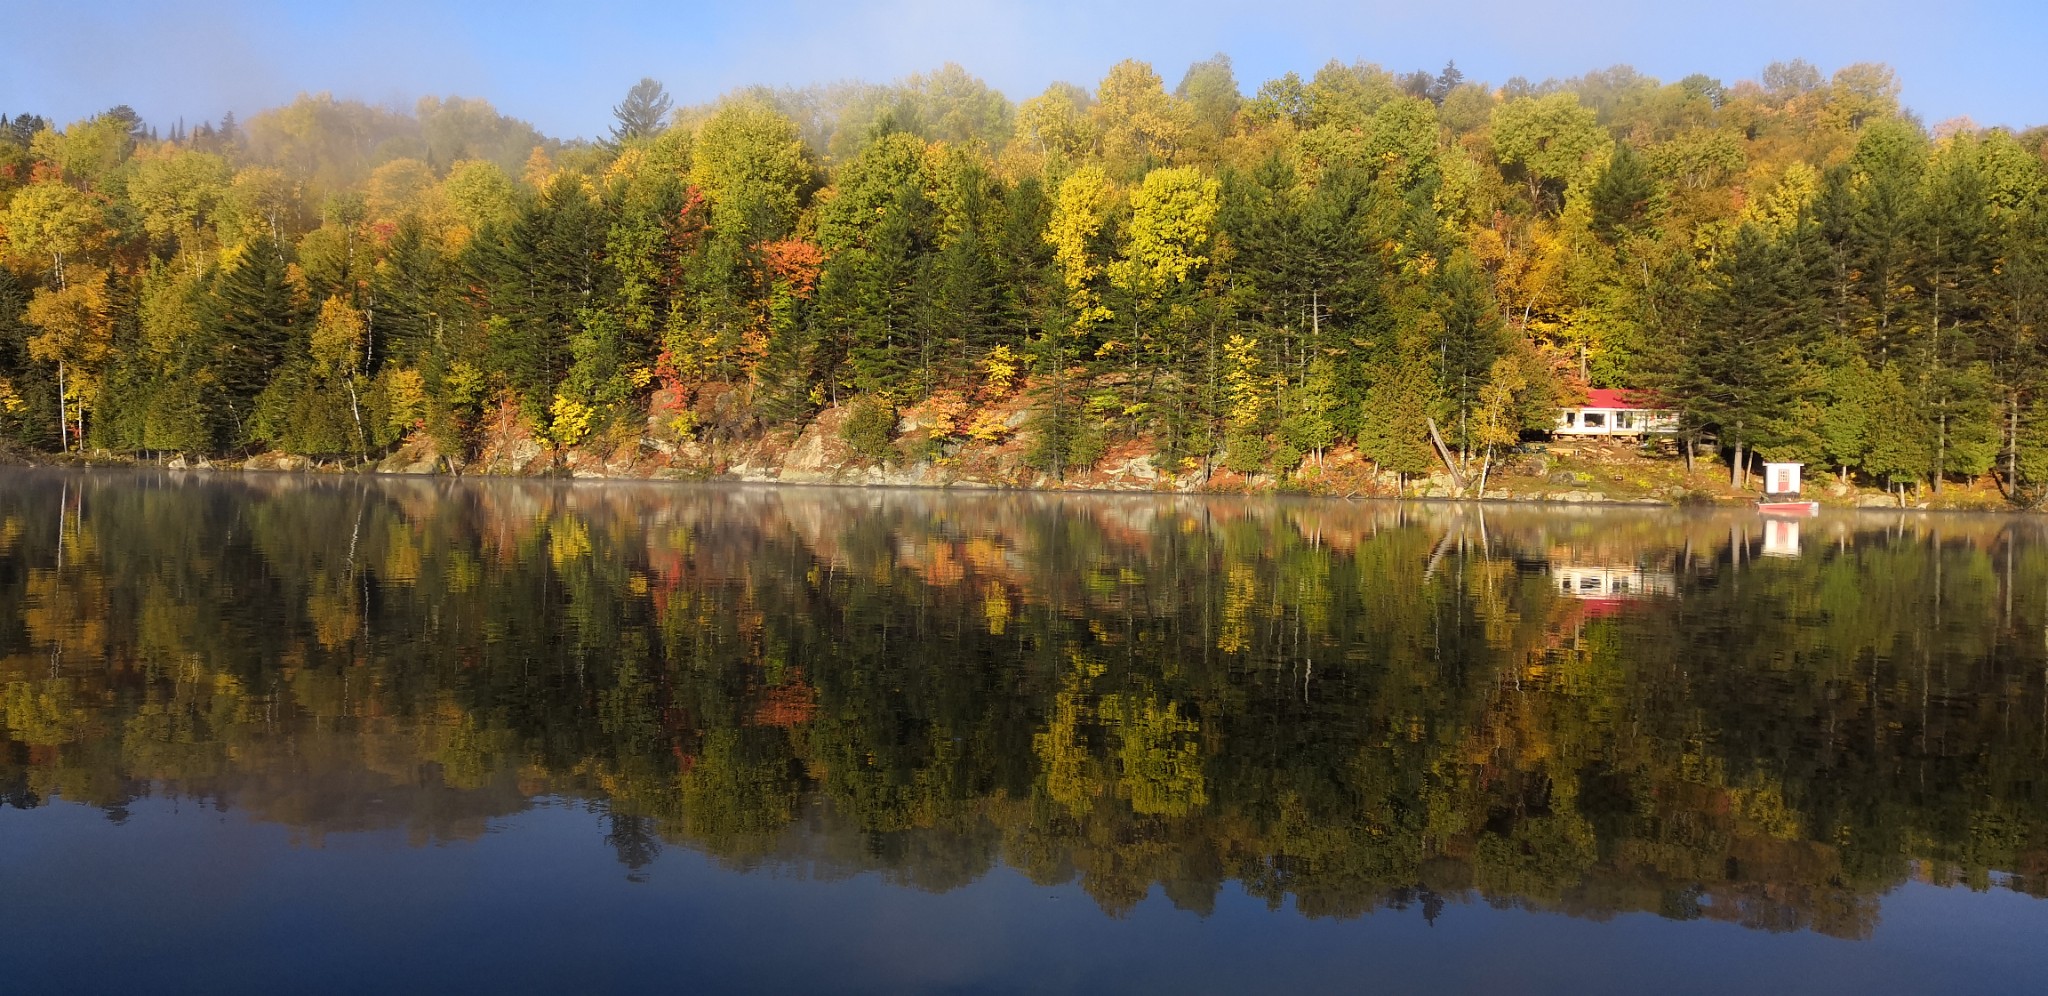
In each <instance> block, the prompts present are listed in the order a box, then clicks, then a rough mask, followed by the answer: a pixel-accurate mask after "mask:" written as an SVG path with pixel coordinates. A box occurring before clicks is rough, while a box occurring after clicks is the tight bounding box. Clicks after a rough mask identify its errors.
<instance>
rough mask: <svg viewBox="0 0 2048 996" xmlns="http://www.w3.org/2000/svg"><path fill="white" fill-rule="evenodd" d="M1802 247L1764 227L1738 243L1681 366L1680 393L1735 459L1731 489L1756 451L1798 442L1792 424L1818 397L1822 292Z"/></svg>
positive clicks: (1716, 279) (1746, 232) (1718, 275)
mask: <svg viewBox="0 0 2048 996" xmlns="http://www.w3.org/2000/svg"><path fill="white" fill-rule="evenodd" d="M1793 238H1794V237H1787V238H1784V239H1773V238H1771V237H1770V236H1768V235H1767V234H1765V233H1764V232H1763V231H1762V230H1761V229H1759V228H1757V227H1755V226H1744V227H1743V229H1742V230H1741V231H1740V232H1738V233H1737V234H1736V237H1735V244H1734V245H1733V246H1731V247H1730V248H1729V249H1728V251H1727V254H1726V255H1725V256H1724V257H1723V261H1722V263H1721V265H1720V266H1718V267H1717V268H1716V269H1715V271H1714V273H1713V274H1712V276H1711V288H1710V290H1709V291H1708V292H1707V300H1706V302H1705V304H1704V305H1703V307H1702V309H1701V310H1702V319H1701V321H1702V325H1701V327H1700V329H1699V330H1698V331H1697V332H1696V333H1695V334H1694V335H1693V336H1691V337H1690V338H1689V340H1688V341H1687V343H1686V352H1685V355H1684V357H1683V359H1682V361H1681V362H1682V367H1681V370H1680V373H1679V376H1678V378H1677V384H1676V385H1675V386H1676V390H1677V393H1678V394H1679V397H1680V398H1681V399H1683V401H1684V403H1685V405H1686V407H1687V408H1688V409H1689V410H1690V411H1692V412H1694V413H1696V414H1697V415H1698V416H1699V417H1700V418H1702V419H1703V420H1704V421H1705V422H1706V423H1707V424H1708V425H1711V426H1713V427H1714V429H1715V432H1716V434H1717V435H1718V436H1719V437H1720V440H1721V444H1722V445H1723V446H1725V447H1727V448H1728V449H1729V451H1730V456H1729V471H1730V483H1731V486H1740V484H1741V483H1742V481H1743V479H1744V478H1745V477H1746V476H1747V473H1748V457H1749V456H1750V454H1751V453H1752V451H1754V450H1756V449H1758V448H1759V447H1771V446H1783V445H1786V444H1788V443H1791V442H1793V441H1794V438H1795V437H1796V436H1797V434H1798V427H1796V426H1794V425H1792V424H1790V423H1789V421H1788V420H1789V419H1790V418H1791V416H1792V415H1793V412H1794V406H1795V403H1796V402H1797V401H1798V400H1799V399H1800V397H1801V395H1802V392H1804V391H1806V390H1808V389H1809V388H1810V387H1811V384H1810V377H1811V372H1810V371H1809V369H1808V367H1807V363H1806V356H1805V349H1806V348H1807V346H1808V344H1809V342H1810V340H1811V338H1812V336H1813V335H1814V333H1815V331H1816V326H1817V324H1818V321H1817V317H1816V315H1815V314H1814V311H1815V298H1814V286H1813V281H1812V273H1811V271H1810V269H1809V268H1808V267H1807V266H1806V264H1805V261H1804V260H1803V259H1802V258H1801V257H1800V256H1799V255H1798V254H1797V253H1795V252H1794V251H1793Z"/></svg>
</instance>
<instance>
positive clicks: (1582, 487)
mask: <svg viewBox="0 0 2048 996" xmlns="http://www.w3.org/2000/svg"><path fill="white" fill-rule="evenodd" d="M1003 414H1004V415H1005V416H1006V421H1007V423H1008V424H1009V428H1010V429H1011V430H1012V431H1011V433H1010V434H1009V435H1007V436H1006V437H1005V438H1002V439H999V440H989V441H977V440H953V441H949V442H948V443H946V444H945V445H943V446H937V447H932V448H930V451H929V452H928V453H927V454H926V455H923V456H919V457H915V458H913V457H911V456H910V455H909V454H907V453H905V454H903V455H902V456H901V458H900V459H892V460H888V461H874V460H870V459H864V458H863V457H861V456H860V455H859V454H858V453H856V452H855V450H854V448H853V446H852V445H851V444H850V443H848V442H847V441H846V440H845V439H844V438H843V432H842V429H843V426H844V423H845V419H846V417H847V412H846V411H845V410H844V409H837V408H835V409H828V410H826V411H825V412H823V413H821V414H820V415H819V416H818V417H817V418H815V419H813V420H812V421H810V422H809V423H807V424H806V425H805V426H804V427H803V428H802V429H801V430H800V431H798V432H794V433H792V432H789V431H787V430H776V431H769V432H765V433H762V434H759V435H757V436H753V437H751V438H741V439H733V440H704V439H686V440H682V441H671V440H668V439H664V438H661V436H659V435H657V434H654V433H633V434H620V433H614V434H612V435H609V436H606V437H605V438H602V439H596V440H591V441H588V442H586V443H585V444H583V445H580V446H573V447H556V446H552V445H549V444H548V443H547V442H546V441H545V440H543V439H541V438H539V437H537V436H536V435H535V434H534V433H533V432H532V431H531V430H530V429H529V428H527V427H526V426H525V425H524V424H523V423H522V422H521V421H520V420H519V419H518V418H517V417H516V416H514V415H513V414H512V413H510V412H505V413H503V414H501V415H499V416H497V417H494V418H492V419H491V420H490V424H488V425H486V426H484V427H483V428H482V431H481V432H479V434H478V438H477V445H476V447H475V450H474V453H473V454H472V455H470V456H469V457H467V458H464V457H460V456H455V455H451V454H447V453H444V452H442V451H441V450H440V449H439V448H438V447H437V446H436V445H435V444H434V443H433V441H432V440H431V439H429V438H428V437H426V436H425V435H424V434H416V435H415V436H414V437H412V438H411V439H409V440H407V442H406V443H405V444H403V445H401V446H399V447H398V448H397V449H396V450H394V451H392V452H390V453H388V454H385V455H384V456H382V457H377V458H370V459H346V458H332V459H319V458H315V457H309V456H302V455H297V454H289V453H278V452H270V453H259V454H255V455H253V456H248V457H240V458H236V457H211V458H209V457H186V456H166V457H161V458H158V459H146V458H131V457H123V456H120V455H117V454H104V453H103V454H94V455H90V456H78V455H65V456H58V455H54V454H36V455H25V454H20V453H15V454H12V455H11V460H10V461H9V462H11V463H14V464H16V465H26V466H37V465H63V466H110V465H132V466H158V467H163V468H165V469H170V470H198V471H218V472H242V471H246V472H278V473H318V474H365V473H367V474H389V475H412V476H453V477H508V478H558V479H577V480H620V481H663V480H668V481H729V482H737V483H757V484H803V485H838V486H853V487H899V488H934V489H949V488H950V489H963V490H1018V491H1050V492H1110V493H1126V494H1129V493H1144V494H1183V495H1185V494H1217V495H1247V494H1284V495H1301V496H1320V497H1332V498H1413V499H1430V500H1448V501H1471V500H1486V501H1511V502H1544V503H1557V504H1571V505H1594V504H1625V505H1658V506H1672V507H1675V506H1687V505H1709V506H1711V505H1728V506H1740V505H1744V504H1748V503H1749V502H1752V501H1754V500H1755V497H1756V496H1755V495H1754V494H1753V493H1745V492H1741V491H1735V490H1731V489H1729V488H1728V487H1727V486H1726V475H1727V471H1726V469H1725V466H1724V465H1722V464H1720V463H1718V462H1712V463H1707V462H1703V463H1702V464H1701V465H1700V466H1699V467H1698V468H1696V469H1695V470H1694V471H1692V472H1687V471H1685V470H1684V468H1683V465H1682V462H1681V461H1679V460H1677V459H1676V458H1675V457H1671V456H1663V457H1658V456H1650V455H1645V454H1643V453H1642V452H1640V451H1639V450H1636V449H1635V448H1634V447H1631V446H1628V445H1605V446H1595V447H1588V446H1584V445H1574V446H1564V445H1552V446H1549V447H1547V448H1544V449H1542V450H1538V451H1535V452H1528V453H1517V454H1513V455H1510V456H1508V457H1505V458H1504V459H1502V460H1501V461H1499V462H1498V463H1497V464H1496V465H1495V467H1494V469H1493V473H1492V474H1491V475H1490V477H1489V480H1488V484H1487V487H1486V489H1485V491H1484V493H1483V494H1479V493H1475V492H1476V490H1477V489H1476V488H1468V489H1466V491H1465V492H1464V493H1460V491H1459V490H1458V489H1457V488H1456V487H1455V486H1454V484H1453V482H1452V480H1451V478H1450V477H1449V475H1447V474H1442V473H1439V474H1437V475H1434V476H1431V477H1428V478H1423V479H1411V480H1410V481H1409V482H1407V484H1406V486H1405V487H1403V486H1402V484H1401V482H1400V481H1399V480H1398V479H1397V478H1396V477H1395V475H1392V474H1389V473H1385V472H1382V471H1380V470H1379V469H1378V468H1377V467H1375V466H1373V465H1372V463H1371V462H1370V461H1367V460H1365V459H1363V458H1362V457H1360V456H1359V455H1358V454H1357V453H1356V452H1355V451H1353V450H1351V449H1350V448H1349V447H1340V448H1337V449H1333V450H1330V451H1328V452H1327V453H1325V454H1323V455H1322V457H1321V459H1320V460H1319V461H1312V462H1310V463H1307V464H1305V465H1304V466H1303V467H1302V468H1300V469H1299V470H1297V471H1296V472H1295V474H1294V475H1293V476H1292V477H1291V478H1284V479H1283V478H1282V477H1281V476H1279V475H1276V474H1251V475H1246V474H1240V473H1236V472H1233V471H1231V470H1229V469H1227V468H1224V467H1222V466H1221V465H1218V464H1214V463H1200V462H1195V461H1189V462H1188V465H1187V466H1185V467H1184V468H1182V469H1181V470H1180V471H1179V472H1175V473H1169V472H1167V471H1164V470H1161V469H1160V468H1159V467H1157V466H1156V465H1155V463H1154V461H1153V458H1152V451H1151V449H1150V447H1148V446H1146V445H1145V444H1144V442H1143V441H1134V442H1131V443H1127V444H1125V445H1123V446H1120V447H1117V448H1115V449H1112V450H1111V451H1110V452H1109V453H1107V454H1105V455H1104V456H1103V457H1102V459H1100V460H1098V461H1096V463H1095V464H1094V465H1093V466H1090V467H1087V468H1084V469H1076V470H1073V471H1070V472H1069V473H1068V474H1066V475H1064V476H1059V477H1055V476H1053V475H1051V474H1047V473H1045V472H1043V471H1041V470H1039V469H1037V468H1034V467H1032V466H1030V464H1029V463H1028V462H1027V460H1026V453H1027V447H1026V446H1025V443H1024V440H1023V439H1021V438H1020V436H1019V434H1018V432H1017V430H1018V429H1019V428H1020V427H1021V426H1022V425H1023V421H1024V419H1023V413H1022V412H1021V411H1015V412H1005V413H1003ZM921 429H922V427H921V426H919V425H918V424H916V420H915V418H908V419H906V420H905V423H904V424H902V425H899V427H898V435H899V437H904V438H915V437H917V435H918V434H919V432H920V430H921ZM1823 480H1825V478H1823ZM1816 483H1818V482H1816ZM1815 497H1817V498H1818V499H1819V500H1820V501H1821V502H1822V503H1823V504H1826V505H1830V506H1836V507H1851V508H1901V507H1904V508H1921V509H1928V508H1954V509H1971V510H1994V509H2002V510H2011V507H2010V506H2009V505H2007V504H2006V503H2005V502H2004V500H2003V498H2002V497H2000V496H1999V495H1998V494H1997V491H1996V488H1995V487H1990V488H1988V489H1987V487H1986V486H1984V485H1982V484H1979V485H1975V486H1961V485H1958V486H1954V487H1952V488H1950V489H1949V490H1948V491H1946V492H1945V493H1944V494H1943V495H1942V496H1941V500H1939V501H1936V500H1933V499H1932V496H1926V495H1922V496H1918V497H1917V498H1916V499H1915V500H1911V501H1908V502H1906V503H1905V504H1903V505H1902V504H1901V503H1900V501H1899V499H1898V498H1897V497H1895V496H1893V495H1888V494H1885V493H1882V492H1878V491H1875V490H1871V489H1857V488H1851V487H1845V486H1843V485H1841V484H1838V483H1834V484H1830V485H1827V486H1823V487H1822V488H1820V489H1819V491H1818V493H1817V494H1816V495H1815Z"/></svg>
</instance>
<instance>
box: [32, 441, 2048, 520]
mask: <svg viewBox="0 0 2048 996" xmlns="http://www.w3.org/2000/svg"><path fill="white" fill-rule="evenodd" d="M9 456H10V457H12V458H13V459H12V460H10V461H9V463H8V464H6V466H10V467H12V468H13V469H18V470H38V471H67V470H69V471H96V470H120V471H146V470H156V471H168V472H172V473H178V474H195V475H208V476H222V477H228V476H236V475H248V474H261V475H275V476H279V477H295V478H307V479H337V478H346V477H377V478H394V479H397V478H412V479H419V480H434V479H439V480H448V481H526V482H536V483H558V484H606V483H617V484H714V485H727V486H769V487H790V488H834V489H847V490H878V491H917V492H932V493H945V492H958V493H963V494H978V495H997V494H1017V495H1085V496H1091V497H1133V498H1138V497H1151V498H1239V499H1258V498H1270V499H1284V500H1323V501H1342V502H1368V501H1370V502H1406V503H1414V504H1455V505H1499V506H1531V505H1554V506H1559V507H1567V508H1601V507H1607V508H1636V509H1650V508H1663V509H1670V510H1673V511H1710V512H1730V511H1743V510H1752V511H1754V510H1755V505H1756V502H1757V501H1758V500H1760V499H1761V497H1762V496H1761V495H1760V494H1752V495H1748V496H1744V497H1735V496H1732V495H1730V496H1710V495H1688V496H1686V497H1684V498H1669V497H1647V496H1614V495H1608V494H1605V493H1602V492H1598V491H1591V490H1583V489H1573V490H1565V491H1542V490H1536V491H1534V492H1533V493H1529V492H1524V493H1519V494H1517V493H1513V492H1512V491H1510V490H1509V489H1505V488H1489V489H1487V494H1486V495H1485V496H1483V497H1482V496H1476V495H1457V494H1408V495H1399V494H1381V493H1361V492H1358V491H1353V492H1351V493H1347V494H1336V493H1332V492H1328V491H1318V490H1311V489H1290V488H1284V487H1279V486H1275V485H1263V486H1254V487H1252V488H1249V489H1247V488H1241V487H1238V488H1203V487H1199V486H1197V487H1172V486H1167V487H1161V486H1152V487H1144V486H1123V487H1118V486H1102V485H1089V484H1074V485H1071V486H1044V485H1040V484H1018V483H1001V482H989V481H983V480H958V479H953V480H942V481H921V480H906V479H901V478H903V477H907V476H909V475H908V474H903V473H899V474H896V475H889V476H894V477H897V478H899V479H893V480H892V479H883V480H872V479H871V480H845V479H842V478H843V477H845V476H849V475H851V476H858V475H861V474H870V475H872V474H873V472H876V471H882V473H883V474H885V475H886V474H887V472H886V471H885V470H884V469H883V468H873V467H847V468H843V469H842V472H841V473H840V474H835V475H830V476H826V475H816V476H813V475H809V474H805V475H801V476H798V477H794V478H790V477H781V476H774V477H771V476H767V475H764V474H732V473H689V472H685V473H668V474H634V473H593V472H589V471H587V470H585V471H582V472H577V471H575V470H572V469H571V468H568V467H553V468H550V469H548V470H546V471H542V472H538V473H507V472H503V471H486V472H482V473H476V472H468V471H466V470H465V469H453V470H449V469H436V470H425V469H418V468H417V466H416V465H415V467H412V468H391V467H386V466H384V463H386V462H388V461H365V462H362V463H357V464H355V465H340V464H338V463H335V462H323V461H315V460H312V459H311V458H307V457H291V458H288V459H274V460H272V461H269V462H270V463H272V464H284V465H258V466H250V465H249V464H251V463H255V462H258V461H260V460H262V459H263V458H264V457H266V456H269V457H275V456H276V455H273V454H259V455H258V456H256V457H250V458H247V459H245V460H243V461H239V462H238V461H232V460H224V461H213V460H209V459H201V460H199V461H196V462H193V463H186V462H185V461H183V460H182V459H174V460H172V461H168V462H157V461H153V460H147V459H137V458H133V457H122V456H118V455H114V454H99V455H93V456H80V455H77V454H70V455H68V458H67V457H64V456H58V455H55V454H35V455H34V456H26V455H22V454H19V453H12V454H9ZM17 461H18V462H17ZM927 466H928V465H927ZM1503 492H1505V493H1503ZM1872 496H1873V493H1871V492H1854V493H1852V495H1851V496H1849V497H1854V498H1858V499H1868V498H1870V497H1872ZM1844 497H1845V496H1831V495H1825V494H1822V495H1818V496H1813V497H1810V498H1809V499H1808V500H1811V501H1815V502H1818V503H1819V506H1820V508H1821V509H1822V510H1826V511H1833V512H1843V511H1850V512H1942V513H1968V514H1992V515H2030V514H2038V512H2039V511H2040V510H2039V509H2030V508H2022V507H2017V506H2011V505H2006V506H2004V507H1993V506H1988V505H1984V504H1976V505H1964V506H1958V505H1935V504H1932V503H1930V502H1924V501H1923V502H1919V503H1913V504H1904V505H1898V504H1876V503H1870V502H1868V501H1850V500H1844Z"/></svg>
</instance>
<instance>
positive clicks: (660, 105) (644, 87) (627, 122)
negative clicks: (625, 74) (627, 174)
mask: <svg viewBox="0 0 2048 996" xmlns="http://www.w3.org/2000/svg"><path fill="white" fill-rule="evenodd" d="M673 107H675V101H674V100H672V99H670V98H669V95H668V90H667V89H666V88H664V87H663V86H662V85H661V83H660V82H658V81H656V80H654V79H653V78H651V77H646V76H643V77H641V78H640V82H638V83H635V84H633V87H632V89H630V90H627V91H626V99H625V100H622V101H620V102H619V103H617V104H614V105H612V117H613V118H615V119H617V121H618V123H617V124H615V125H613V126H612V141H614V142H621V143H623V142H626V141H629V140H631V139H636V138H647V137H649V136H652V135H655V134H657V133H659V132H660V131H661V129H662V127H663V126H664V125H665V124H666V123H667V121H668V112H669V110H670V109H671V108H673Z"/></svg>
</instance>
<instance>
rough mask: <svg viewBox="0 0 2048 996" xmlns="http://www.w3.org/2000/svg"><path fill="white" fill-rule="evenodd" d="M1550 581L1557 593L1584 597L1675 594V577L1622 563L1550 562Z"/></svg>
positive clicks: (1630, 596)
mask: <svg viewBox="0 0 2048 996" xmlns="http://www.w3.org/2000/svg"><path fill="white" fill-rule="evenodd" d="M1550 580H1551V583H1553V584H1555V585H1557V592H1558V594H1560V595H1569V596H1571V597H1572V598H1588V599H1630V598H1645V597H1648V596H1650V595H1675V594H1677V593H1678V580H1677V578H1675V577H1673V576H1672V575H1671V574H1670V573H1669V572H1667V571H1646V570H1643V569H1642V568H1640V567H1635V566H1631V565H1626V564H1614V565H1601V564H1552V565H1550Z"/></svg>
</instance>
